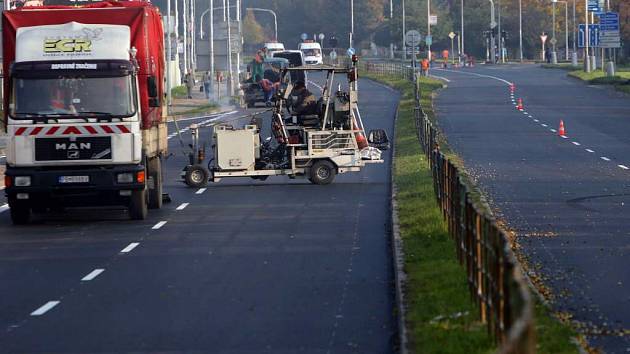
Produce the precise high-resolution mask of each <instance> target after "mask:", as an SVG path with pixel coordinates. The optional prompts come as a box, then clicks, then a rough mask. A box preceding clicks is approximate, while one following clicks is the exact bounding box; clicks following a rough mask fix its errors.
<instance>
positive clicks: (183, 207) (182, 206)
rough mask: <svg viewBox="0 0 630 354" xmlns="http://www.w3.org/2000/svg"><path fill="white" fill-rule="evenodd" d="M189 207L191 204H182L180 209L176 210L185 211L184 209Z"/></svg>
mask: <svg viewBox="0 0 630 354" xmlns="http://www.w3.org/2000/svg"><path fill="white" fill-rule="evenodd" d="M188 205H190V203H182V204H180V206H178V207H177V209H175V210H184V209H186V207H187V206H188Z"/></svg>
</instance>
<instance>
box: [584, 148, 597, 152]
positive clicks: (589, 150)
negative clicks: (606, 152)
mask: <svg viewBox="0 0 630 354" xmlns="http://www.w3.org/2000/svg"><path fill="white" fill-rule="evenodd" d="M584 150H586V151H588V152H595V151H593V150H591V149H584Z"/></svg>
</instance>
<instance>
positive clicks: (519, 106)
mask: <svg viewBox="0 0 630 354" xmlns="http://www.w3.org/2000/svg"><path fill="white" fill-rule="evenodd" d="M517 102H518V103H517V104H516V109H518V110H519V111H522V110H523V99H522V98H519V99H518V101H517Z"/></svg>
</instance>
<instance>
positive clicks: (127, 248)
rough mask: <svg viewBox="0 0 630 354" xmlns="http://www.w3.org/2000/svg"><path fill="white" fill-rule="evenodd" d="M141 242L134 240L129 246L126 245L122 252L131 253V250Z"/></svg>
mask: <svg viewBox="0 0 630 354" xmlns="http://www.w3.org/2000/svg"><path fill="white" fill-rule="evenodd" d="M139 244H140V242H132V243H130V244H129V245H128V246H127V247H125V248H123V249H122V250H120V253H129V252H131V251H133V249H134V248H136V247H138V245H139Z"/></svg>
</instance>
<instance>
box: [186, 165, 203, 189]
mask: <svg viewBox="0 0 630 354" xmlns="http://www.w3.org/2000/svg"><path fill="white" fill-rule="evenodd" d="M208 177H209V172H208V170H206V169H205V168H204V167H203V166H201V165H192V166H190V167H188V169H187V170H186V176H185V177H184V180H185V181H186V184H187V185H189V186H191V187H193V188H201V187H205V186H207V185H208Z"/></svg>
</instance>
